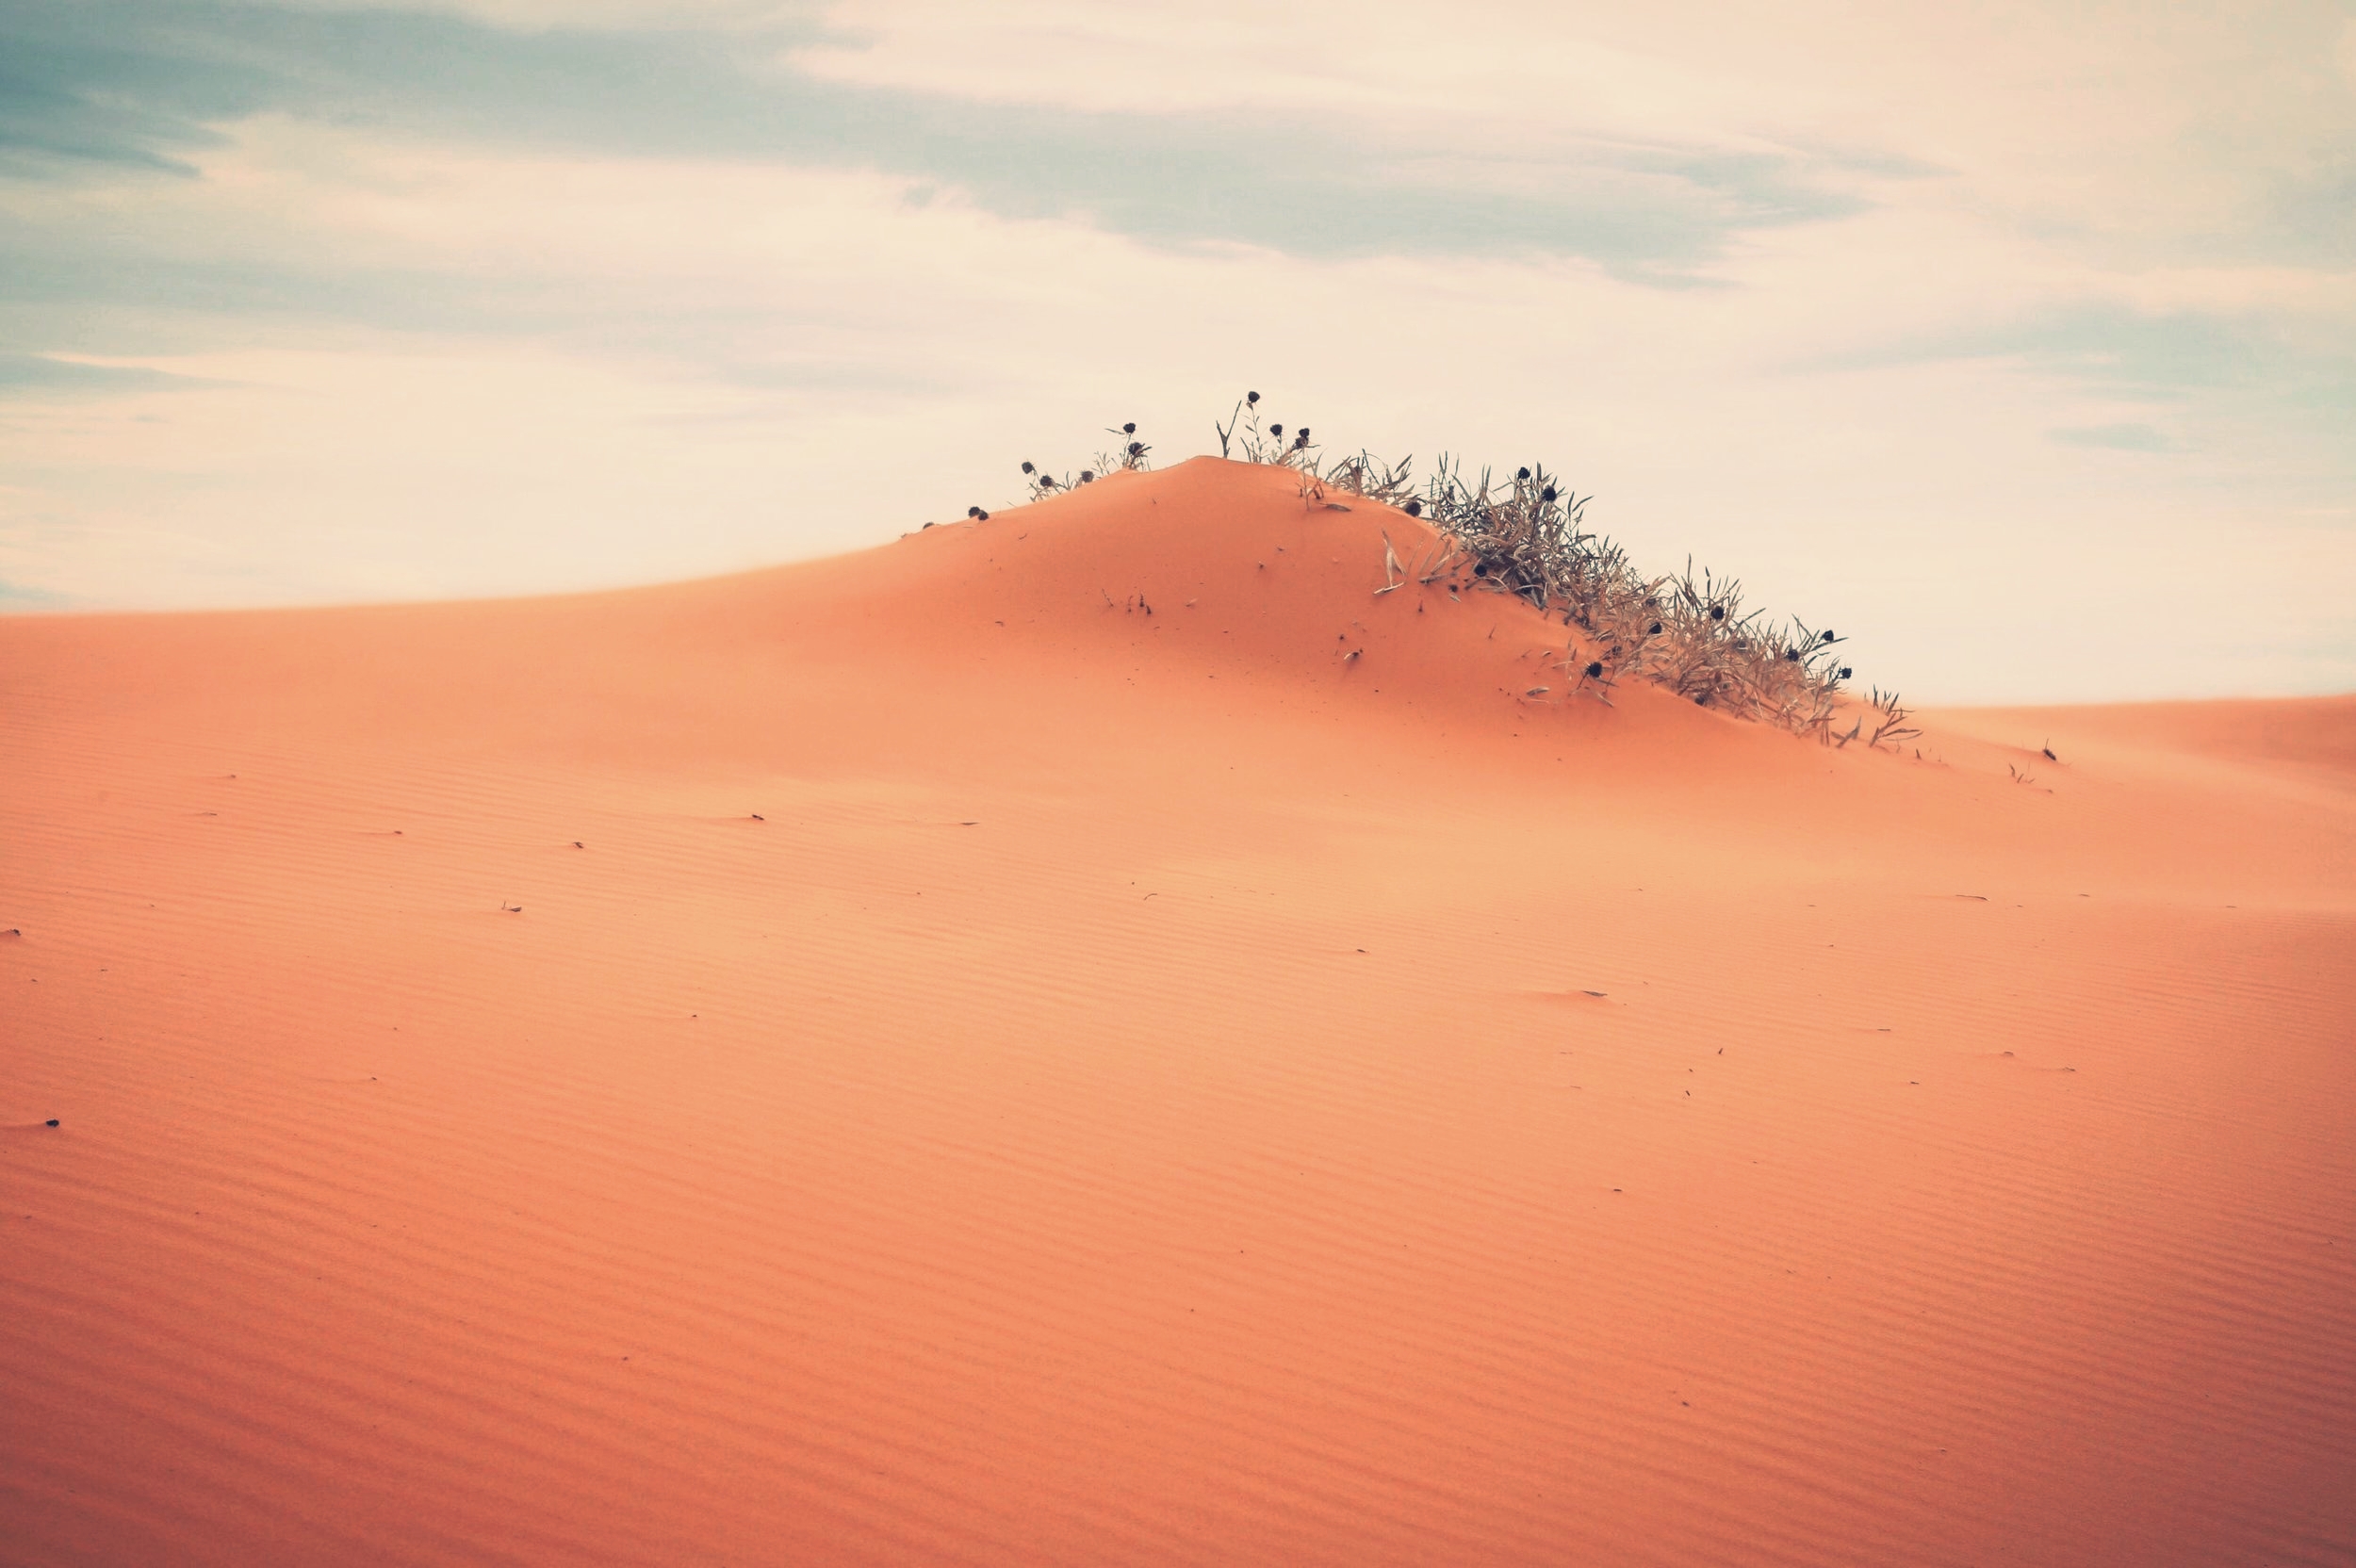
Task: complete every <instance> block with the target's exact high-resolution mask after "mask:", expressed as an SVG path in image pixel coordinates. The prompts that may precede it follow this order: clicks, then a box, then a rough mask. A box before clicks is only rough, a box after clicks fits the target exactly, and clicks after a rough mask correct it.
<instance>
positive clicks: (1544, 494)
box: [1538, 484, 1554, 501]
mask: <svg viewBox="0 0 2356 1568" xmlns="http://www.w3.org/2000/svg"><path fill="white" fill-rule="evenodd" d="M1538 498H1539V499H1540V500H1542V501H1550V500H1552V499H1554V486H1553V485H1551V484H1549V485H1547V486H1546V488H1545V489H1544V490H1541V491H1539V492H1538Z"/></svg>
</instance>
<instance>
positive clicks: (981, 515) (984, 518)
mask: <svg viewBox="0 0 2356 1568" xmlns="http://www.w3.org/2000/svg"><path fill="white" fill-rule="evenodd" d="M973 517H974V520H975V521H976V522H984V523H986V522H989V521H990V514H989V513H987V512H976V513H974V514H973Z"/></svg>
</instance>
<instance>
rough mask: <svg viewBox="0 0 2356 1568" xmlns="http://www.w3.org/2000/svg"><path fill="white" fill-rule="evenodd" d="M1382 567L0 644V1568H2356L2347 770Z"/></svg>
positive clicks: (2206, 716)
mask: <svg viewBox="0 0 2356 1568" xmlns="http://www.w3.org/2000/svg"><path fill="white" fill-rule="evenodd" d="M1414 526H1415V525H1414V524H1413V522H1412V520H1410V519H1406V518H1404V517H1403V516H1401V515H1399V514H1396V513H1392V512H1389V511H1388V510H1387V509H1384V508H1382V507H1379V506H1376V505H1373V504H1371V503H1365V502H1358V503H1353V505H1352V509H1351V510H1350V511H1349V512H1332V511H1326V510H1324V509H1322V508H1317V509H1315V510H1311V509H1307V508H1304V507H1303V505H1302V503H1301V499H1300V498H1299V496H1298V494H1297V493H1296V485H1295V482H1294V481H1293V479H1292V477H1291V476H1289V475H1282V474H1277V473H1273V472H1271V471H1269V470H1267V469H1261V468H1253V467H1250V466H1241V465H1233V464H1222V463H1218V462H1212V461H1207V460H1206V461H1199V462H1196V463H1192V464H1187V465H1185V466H1180V467H1178V468H1174V469H1170V470H1167V471H1163V472H1158V473H1146V474H1135V475H1118V476H1114V477H1112V478H1110V479H1107V480H1105V481H1103V482H1099V483H1096V484H1093V485H1090V486H1088V489H1087V490H1085V491H1083V492H1081V493H1079V494H1077V495H1073V496H1071V497H1067V498H1060V499H1056V500H1054V501H1049V502H1045V503H1041V504H1039V505H1037V506H1032V507H1025V508H1023V509H1020V510H1015V511H1008V512H1005V513H1001V514H998V515H994V516H992V517H991V518H990V519H989V520H988V521H987V522H980V523H974V522H970V521H969V522H966V523H959V524H949V525H943V526H941V527H939V528H935V529H930V530H926V531H922V532H920V533H916V534H913V535H910V536H909V537H908V538H905V539H902V540H900V541H898V542H897V543H894V544H892V545H890V546H886V547H882V548H880V549H877V550H873V551H868V552H864V553H862V554H859V555H857V556H851V557H844V558H840V559H837V560H832V561H826V562H818V563H811V564H804V565H799V566H793V567H785V568H779V569H777V570H774V571H768V572H761V573H754V574H748V575H746V576H744V577H739V578H731V579H724V580H713V581H708V582H699V583H689V584H680V585H674V586H668V587H663V588H654V589H645V590H637V591H632V592H630V593H623V594H610V595H597V596H578V597H571V598H559V599H542V600H528V601H510V602H500V603H480V604H445V605H419V606H401V607H374V608H365V609H345V610H333V611H302V612H273V613H240V614H227V615H194V616H122V617H112V616H101V617H74V618H47V617H44V618H24V619H17V620H0V705H5V710H4V711H5V715H6V724H5V728H4V730H0V757H5V776H7V777H8V780H9V781H10V789H9V790H8V792H7V795H6V798H5V799H0V846H5V865H6V868H7V874H6V877H5V885H6V888H5V900H6V902H5V904H0V929H7V928H15V929H16V930H17V931H19V932H20V933H21V935H19V936H18V937H15V938H0V988H5V989H0V995H5V996H6V997H7V998H8V1002H7V1003H6V1005H5V1009H4V1010H0V1026H4V1027H5V1033H6V1037H7V1038H8V1042H9V1043H8V1050H7V1052H6V1055H5V1068H4V1069H0V1187H5V1191H6V1201H5V1204H4V1205H0V1223H5V1225H6V1227H7V1231H6V1256H7V1258H8V1266H7V1267H6V1268H5V1269H0V1376H4V1377H5V1381H6V1386H7V1387H8V1390H9V1403H10V1406H11V1413H10V1415H9V1417H8V1420H7V1421H6V1422H4V1423H0V1543H6V1544H0V1560H9V1561H24V1562H28V1563H29V1562H40V1563H72V1562H92V1563H96V1562H121V1561H132V1560H158V1561H160V1560H171V1561H182V1562H190V1563H208V1562H220V1563H240V1562H251V1561H255V1560H285V1561H352V1560H365V1561H383V1562H394V1563H421V1564H422V1563H443V1562H516V1563H524V1562H553V1561H566V1562H575V1561H579V1562H613V1563H652V1562H668V1561H737V1562H748V1563H749V1562H797V1561H826V1562H845V1563H858V1562H887V1561H892V1562H899V1561H908V1560H928V1561H941V1562H970V1563H1015V1562H1023V1563H1038V1562H1071V1563H1075V1564H1076V1563H1101V1562H1107V1561H1120V1562H1138V1563H1151V1562H1197V1561H1204V1560H1219V1561H1270V1562H1275V1561H1283V1562H1287V1563H1304V1562H1305V1563H1314V1562H1333V1563H1410V1562H1435V1561H1452V1562H1461V1561H1480V1562H1525V1561H1526V1562H1533V1563H1536V1562H1549V1563H1551V1562H1561V1561H1564V1560H1595V1561H1608V1562H1631V1563H1644V1562H1660V1563H1671V1562H1678V1563H1682V1562H1691V1561H1694V1560H1716V1561H1726V1562H1739V1563H1821V1562H1854V1563H1860V1564H1861V1563H1887V1562H1891V1561H1906V1562H1919V1563H1931V1564H1937V1563H1956V1564H1963V1563H1981V1562H1986V1561H1988V1560H2002V1559H2005V1558H2011V1559H2016V1560H2025V1561H2071V1562H2086V1563H2120V1564H2127V1563H2135V1564H2149V1563H2173V1562H2183V1563H2195V1562H2199V1563H2216V1562H2249V1563H2259V1562H2273V1563H2293V1562H2297V1563H2317V1564H2322V1563H2331V1562H2340V1561H2346V1560H2348V1558H2349V1556H2350V1555H2351V1554H2352V1553H2356V1501H2352V1500H2351V1499H2352V1498H2356V1489H2351V1488H2349V1487H2348V1485H2347V1484H2346V1483H2347V1479H2348V1477H2349V1476H2351V1475H2356V1350H2351V1348H2350V1347H2351V1346H2356V1288H2352V1287H2356V1233H2351V1229H2350V1227H2349V1224H2348V1214H2349V1213H2351V1212H2356V1205H2351V1204H2350V1202H2349V1199H2350V1197H2351V1196H2356V1147H2352V1146H2351V1140H2350V1139H2349V1137H2348V1128H2349V1126H2350V1125H2351V1120H2350V1117H2351V1112H2356V1056H2351V1054H2350V1053H2349V1051H2348V1046H2349V1044H2350V1043H2351V1042H2350V1038H2349V1036H2350V1029H2349V1020H2350V1019H2351V1017H2356V1007H2352V1006H2351V1001H2352V1000H2356V941H2351V939H2350V938H2351V935H2352V934H2356V931H2352V929H2351V927H2352V925H2356V858H2352V852H2356V701H2351V700H2350V699H2345V698H2341V699H2319V700H2315V701H2310V702H2302V703H2291V704H2273V705H2261V704H2235V703H2227V704H2198V705H2163V706H2155V707H2148V708H2116V709H2107V710H2047V711H1974V712H1968V713H1962V712H1958V713H1948V714H1933V715H1929V716H1928V722H1927V728H1928V731H1929V732H1928V733H1927V734H1926V735H1925V737H1924V739H1923V752H1924V756H1923V758H1922V760H1919V761H1918V760H1916V759H1915V758H1913V757H1912V756H1911V755H1908V756H1906V757H1903V758H1902V757H1895V756H1891V755H1889V754H1887V753H1882V754H1873V755H1868V754H1864V753H1862V752H1861V751H1860V750H1858V749H1857V748H1856V747H1852V748H1850V749H1848V750H1846V751H1841V752H1833V751H1828V750H1826V749H1824V748H1823V747H1819V746H1817V745H1814V744H1812V743H1806V742H1802V741H1799V740H1796V739H1794V738H1793V737H1791V736H1787V735H1783V734H1780V733H1777V732H1775V731H1773V730H1770V729H1767V728H1765V727H1759V726H1746V725H1742V724H1739V723H1736V722H1733V721H1729V720H1727V719H1725V718H1722V717H1719V716H1716V715H1713V714H1710V713H1707V712H1701V711H1695V710H1693V708H1692V706H1691V705H1690V704H1685V703H1681V702H1679V701H1677V699H1675V698H1674V697H1671V696H1669V695H1668V694H1665V693H1661V692H1658V691H1654V690H1651V689H1647V688H1635V687H1630V688H1623V689H1622V690H1621V691H1620V692H1618V693H1617V694H1614V698H1613V706H1611V707H1606V706H1604V705H1602V704H1600V703H1597V702H1595V701H1594V700H1593V699H1592V698H1589V697H1585V696H1581V697H1579V698H1576V699H1568V700H1566V699H1565V697H1564V696H1563V694H1562V683H1561V681H1560V679H1559V678H1557V679H1556V680H1554V681H1551V682H1547V681H1544V680H1541V679H1540V678H1536V677H1534V676H1532V675H1531V674H1530V672H1531V671H1532V670H1534V669H1536V668H1538V667H1539V666H1540V663H1541V662H1542V660H1543V658H1544V656H1545V655H1546V652H1547V651H1548V650H1552V649H1560V648H1561V647H1562V646H1563V642H1562V635H1561V629H1560V628H1559V627H1549V626H1548V625H1547V624H1546V622H1545V621H1544V620H1543V619H1542V618H1540V617H1538V616H1537V615H1536V614H1535V613H1534V612H1530V611H1529V609H1528V607H1527V606H1525V605H1520V604H1518V603H1515V602H1513V601H1510V600H1507V599H1505V598H1503V597H1501V596H1492V595H1477V594H1476V595H1470V596H1461V597H1458V598H1451V597H1449V596H1447V595H1446V594H1443V593H1438V592H1435V591H1433V590H1431V589H1423V588H1413V587H1411V588H1409V589H1407V590H1404V591H1401V592H1399V593H1395V594H1391V595H1387V596H1380V597H1377V596H1375V595H1374V593H1373V590H1374V589H1375V588H1376V587H1379V586H1381V585H1382V582H1383V573H1382V550H1381V537H1382V532H1383V530H1386V529H1387V530H1389V531H1391V534H1392V537H1393V538H1395V539H1403V536H1404V535H1403V531H1405V530H1408V529H1412V528H1413V527H1414ZM1353 655H1354V657H1353ZM1540 684H1549V685H1551V686H1552V687H1553V690H1550V691H1549V692H1547V693H1546V694H1543V695H1541V696H1540V697H1536V698H1533V697H1530V695H1528V693H1529V691H1530V688H1531V687H1533V686H1537V685H1540ZM2048 745H2050V746H2051V747H2052V749H2053V752H2054V753H2055V756H2056V759H2057V760H2047V759H2046V758H2045V757H2044V756H2043V755H2042V752H2043V749H2044V748H2045V747H2046V746H2048ZM2008 767H2019V768H2021V769H2023V770H2024V771H2026V772H2028V773H2030V774H2031V775H2032V776H2033V777H2034V782H2033V783H2031V784H2027V785H2022V784H2017V783H2015V782H2014V781H2013V779H2012V776H2011V775H2010V774H2009V773H2008V772H2007V768H2008ZM510 911H513V912H510ZM1597 993H1599V994H1597ZM51 1117H56V1118H57V1119H59V1123H60V1125H59V1126H58V1127H57V1128H55V1129H52V1128H48V1127H46V1126H44V1125H42V1123H43V1121H45V1119H48V1118H51Z"/></svg>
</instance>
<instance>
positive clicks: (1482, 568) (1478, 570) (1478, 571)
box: [1473, 561, 1489, 577]
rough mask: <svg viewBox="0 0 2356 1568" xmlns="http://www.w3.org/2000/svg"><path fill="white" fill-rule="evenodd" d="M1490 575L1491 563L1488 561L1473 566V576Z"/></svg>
mask: <svg viewBox="0 0 2356 1568" xmlns="http://www.w3.org/2000/svg"><path fill="white" fill-rule="evenodd" d="M1488 575H1489V564H1488V563H1487V562H1486V561H1483V562H1482V563H1481V564H1480V565H1478V566H1475V567H1474V568H1473V576H1475V577H1487V576H1488Z"/></svg>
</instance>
